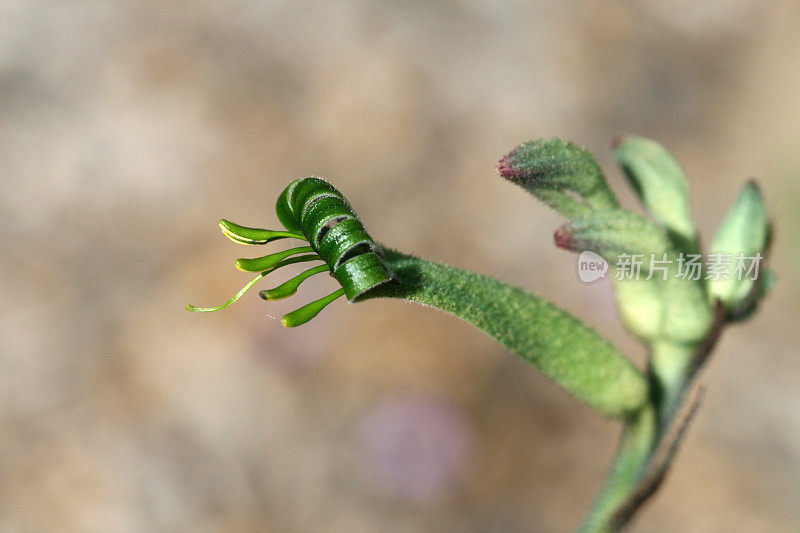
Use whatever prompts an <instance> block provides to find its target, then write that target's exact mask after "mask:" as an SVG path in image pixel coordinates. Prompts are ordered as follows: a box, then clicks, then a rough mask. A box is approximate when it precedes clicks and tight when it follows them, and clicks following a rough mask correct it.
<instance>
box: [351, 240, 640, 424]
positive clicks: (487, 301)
mask: <svg viewBox="0 0 800 533" xmlns="http://www.w3.org/2000/svg"><path fill="white" fill-rule="evenodd" d="M384 252H385V256H386V261H387V263H388V264H389V266H390V267H391V269H392V270H393V271H394V273H395V275H396V276H397V278H398V280H399V283H395V284H386V285H382V286H379V287H377V288H376V289H374V290H372V291H371V292H369V293H366V294H365V295H364V299H369V298H375V297H387V298H399V299H403V300H407V301H411V302H416V303H420V304H423V305H428V306H431V307H435V308H437V309H439V310H442V311H445V312H447V313H450V314H453V315H455V316H457V317H459V318H461V319H463V320H466V321H467V322H469V323H471V324H473V325H474V326H477V327H478V328H480V329H481V330H483V331H484V332H485V333H487V334H488V335H489V336H491V337H493V338H494V339H496V340H497V341H498V342H500V343H501V344H502V345H503V346H505V347H506V348H507V349H508V350H509V351H511V352H512V353H514V354H516V355H518V356H520V357H522V358H523V359H525V360H526V361H528V362H529V363H531V364H532V365H533V366H535V367H536V368H537V369H539V370H540V371H541V372H542V373H543V374H545V375H546V376H548V377H549V378H550V379H552V380H553V381H555V382H556V383H557V384H558V385H560V386H561V387H562V388H564V389H565V390H567V391H568V392H570V393H572V394H574V395H575V396H577V397H578V398H580V399H581V400H583V401H584V402H586V403H587V404H589V405H590V406H591V407H593V408H595V409H596V410H598V411H599V412H600V413H602V414H604V415H606V416H612V417H615V418H621V419H625V418H628V417H629V416H630V415H631V414H632V413H634V412H636V411H638V410H639V409H640V408H641V406H642V405H643V404H645V403H646V400H647V380H646V379H645V378H644V376H643V375H642V374H641V372H640V371H639V370H638V369H637V368H636V367H635V366H634V365H633V364H632V363H631V362H630V361H629V360H628V359H627V358H626V357H625V356H624V355H623V354H621V353H620V352H619V351H618V350H617V349H616V348H615V347H614V346H613V345H612V344H611V343H609V342H608V341H607V340H606V339H604V338H603V337H601V336H600V335H599V334H598V333H597V332H595V331H594V330H593V329H591V328H590V327H588V326H587V325H586V324H584V323H583V322H581V321H580V320H578V319H577V318H575V317H574V316H572V315H571V314H569V313H567V312H566V311H564V310H562V309H559V308H558V307H556V306H555V305H553V304H552V303H550V302H548V301H547V300H545V299H543V298H541V297H539V296H536V295H534V294H530V293H528V292H526V291H523V290H522V289H519V288H517V287H513V286H511V285H508V284H506V283H503V282H501V281H498V280H496V279H493V278H488V277H486V276H482V275H480V274H476V273H474V272H470V271H467V270H462V269H457V268H452V267H449V266H446V265H442V264H440V263H433V262H430V261H425V260H422V259H419V258H417V257H413V256H410V255H405V254H402V253H400V252H396V251H393V250H385V251H384Z"/></svg>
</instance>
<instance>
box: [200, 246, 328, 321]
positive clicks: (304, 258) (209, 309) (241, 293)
mask: <svg viewBox="0 0 800 533" xmlns="http://www.w3.org/2000/svg"><path fill="white" fill-rule="evenodd" d="M308 261H322V258H321V257H320V256H318V255H316V254H312V255H298V256H297V257H289V258H287V259H284V260H283V261H281V262H280V263H278V264H277V265H275V266H273V267H272V268H270V269H268V270H265V271H264V272H261V273H260V274H259V275H258V276H256V277H255V278H254V279H253V280H252V281H250V283H248V284H247V285H245V286H244V287H243V288H242V290H240V291H239V292H237V293H236V296H234V297H233V298H231V299H230V300H228V301H227V302H225V303H224V304H222V305H219V306H217V307H195V306H193V305H187V306H186V310H187V311H194V312H197V313H213V312H214V311H219V310H221V309H225V308H226V307H228V306H229V305H231V304H232V303H234V302H235V301H236V300H238V299H239V298H241V297H242V296H244V294H245V293H246V292H247V291H249V290H250V288H251V287H253V285H255V284H256V283H258V280H260V279H261V278H263V277H264V276H266V275H267V274H269V273H270V272H274V271H276V270H278V269H279V268H281V267H284V266H286V265H291V264H293V263H305V262H308ZM321 266H324V267H325V268H326V269H327V268H328V265H321Z"/></svg>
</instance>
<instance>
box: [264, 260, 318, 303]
mask: <svg viewBox="0 0 800 533" xmlns="http://www.w3.org/2000/svg"><path fill="white" fill-rule="evenodd" d="M322 272H330V268H328V265H320V266H316V267H314V268H309V269H308V270H306V271H305V272H303V273H301V274H298V275H297V276H295V277H293V278H292V279H290V280H289V281H287V282H285V283H283V284H281V285H278V286H277V287H275V288H274V289H268V290H265V291H261V293H260V294H261V297H262V298H264V299H265V300H282V299H283V298H288V297H289V296H291V295H293V294H294V293H296V292H297V288H298V287H299V286H300V284H301V283H303V282H304V281H305V280H307V279H308V278H310V277H311V276H313V275H314V274H320V273H322Z"/></svg>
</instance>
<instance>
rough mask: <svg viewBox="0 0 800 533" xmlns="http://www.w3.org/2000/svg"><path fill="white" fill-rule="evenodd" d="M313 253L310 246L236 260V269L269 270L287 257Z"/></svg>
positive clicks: (247, 270) (246, 270)
mask: <svg viewBox="0 0 800 533" xmlns="http://www.w3.org/2000/svg"><path fill="white" fill-rule="evenodd" d="M313 251H314V249H313V248H312V247H310V246H298V247H297V248H290V249H288V250H284V251H282V252H276V253H274V254H269V255H265V256H264V257H256V258H255V259H237V260H236V268H238V269H239V270H244V271H245V272H258V271H259V270H270V269H272V268H274V267H275V266H277V265H278V264H279V263H280V262H281V261H283V260H284V259H286V258H287V257H289V256H292V255H297V254H303V253H306V252H313Z"/></svg>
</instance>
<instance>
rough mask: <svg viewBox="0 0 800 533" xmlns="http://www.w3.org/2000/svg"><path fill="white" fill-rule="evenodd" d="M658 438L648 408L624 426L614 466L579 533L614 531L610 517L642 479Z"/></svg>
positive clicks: (655, 420) (654, 417)
mask: <svg viewBox="0 0 800 533" xmlns="http://www.w3.org/2000/svg"><path fill="white" fill-rule="evenodd" d="M658 437H659V431H658V417H657V414H656V410H655V408H654V407H653V406H652V405H651V404H648V405H647V406H645V407H644V408H643V409H642V410H641V411H640V412H639V413H637V414H636V415H635V416H633V417H631V418H630V419H629V420H627V421H626V422H625V428H624V429H623V431H622V438H621V439H620V443H619V448H618V449H617V456H616V458H615V459H614V464H613V466H612V467H611V471H610V472H609V474H608V477H607V479H606V484H605V487H604V488H603V490H602V492H601V493H600V495H599V496H598V497H597V500H596V502H595V504H594V507H592V510H591V511H590V513H589V516H588V517H587V519H586V522H585V523H584V524H583V526H582V527H581V529H580V531H581V532H582V533H595V532H598V533H599V532H606V531H616V529H617V527H616V525H615V524H614V522H615V520H614V517H615V515H616V513H617V511H618V510H619V509H620V507H622V506H623V504H624V503H625V502H626V500H627V499H628V498H629V496H630V495H631V494H632V493H633V492H635V491H636V489H637V487H638V486H639V484H640V482H641V480H642V478H643V477H644V474H645V471H646V470H647V465H648V464H649V463H650V458H651V457H652V456H653V453H654V452H655V449H656V446H657V443H658Z"/></svg>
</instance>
